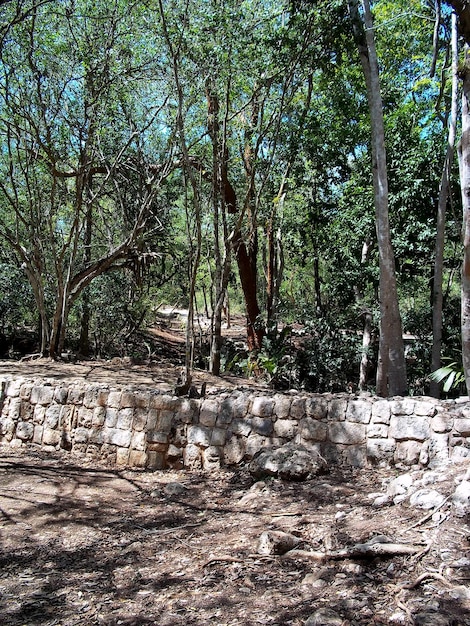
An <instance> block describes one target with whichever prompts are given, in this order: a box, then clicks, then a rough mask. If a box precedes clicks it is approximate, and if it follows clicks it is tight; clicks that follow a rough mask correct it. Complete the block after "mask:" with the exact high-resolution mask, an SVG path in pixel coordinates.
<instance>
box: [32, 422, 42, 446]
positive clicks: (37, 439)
mask: <svg viewBox="0 0 470 626" xmlns="http://www.w3.org/2000/svg"><path fill="white" fill-rule="evenodd" d="M43 430H44V426H42V425H41V424H35V426H34V433H33V443H35V444H36V445H38V446H40V445H41V444H42V433H43Z"/></svg>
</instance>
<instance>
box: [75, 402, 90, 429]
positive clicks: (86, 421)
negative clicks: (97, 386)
mask: <svg viewBox="0 0 470 626" xmlns="http://www.w3.org/2000/svg"><path fill="white" fill-rule="evenodd" d="M77 420H78V422H77V423H78V425H79V426H83V427H85V428H91V425H92V424H93V410H92V409H86V408H85V407H84V406H80V407H78V411H77Z"/></svg>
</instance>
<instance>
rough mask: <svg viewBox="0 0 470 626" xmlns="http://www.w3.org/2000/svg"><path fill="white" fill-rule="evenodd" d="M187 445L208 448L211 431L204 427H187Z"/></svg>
mask: <svg viewBox="0 0 470 626" xmlns="http://www.w3.org/2000/svg"><path fill="white" fill-rule="evenodd" d="M188 444H197V445H199V446H204V447H206V448H208V447H209V446H210V445H211V429H210V428H207V427H206V426H199V425H194V426H188Z"/></svg>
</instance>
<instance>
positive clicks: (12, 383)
mask: <svg viewBox="0 0 470 626" xmlns="http://www.w3.org/2000/svg"><path fill="white" fill-rule="evenodd" d="M23 382H24V381H23V379H22V378H17V379H15V380H7V381H6V385H5V390H4V394H5V396H6V397H7V398H17V397H19V395H20V392H21V386H22V385H23Z"/></svg>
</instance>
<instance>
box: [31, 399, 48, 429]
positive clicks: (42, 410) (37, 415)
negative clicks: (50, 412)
mask: <svg viewBox="0 0 470 626" xmlns="http://www.w3.org/2000/svg"><path fill="white" fill-rule="evenodd" d="M45 417H46V407H44V406H41V405H40V404H36V405H35V407H34V413H33V421H34V423H35V424H43V423H44V419H45Z"/></svg>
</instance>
